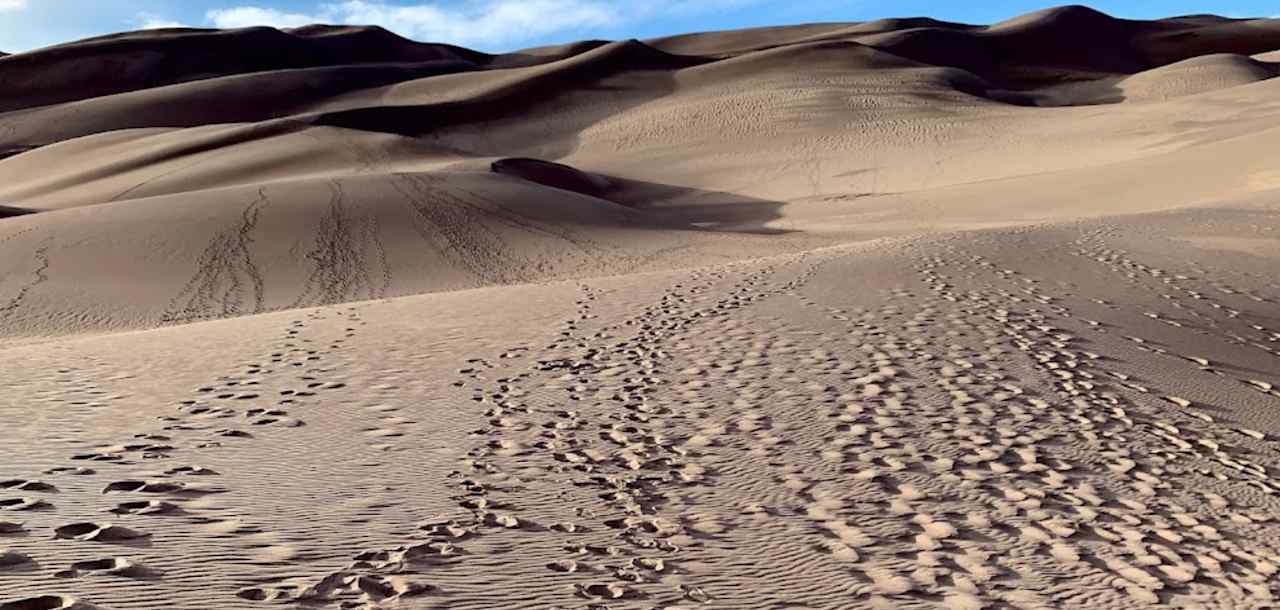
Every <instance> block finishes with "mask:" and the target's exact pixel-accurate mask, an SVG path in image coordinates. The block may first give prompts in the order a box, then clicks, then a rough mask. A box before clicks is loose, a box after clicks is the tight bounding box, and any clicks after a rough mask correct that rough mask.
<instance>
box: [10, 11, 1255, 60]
mask: <svg viewBox="0 0 1280 610" xmlns="http://www.w3.org/2000/svg"><path fill="white" fill-rule="evenodd" d="M1061 3H1062V2H1044V1H1035V0H980V1H978V2H970V1H967V0H800V1H791V0H788V1H771V0H0V50H3V51H7V52H11V53H12V52H17V51H25V50H30V49H34V48H38V47H42V46H47V45H50V44H56V43H59V42H66V41H70V40H76V39H79V38H84V37H87V36H94V35H98V34H105V33H109V32H117V31H123V30H134V29H141V28H145V27H163V26H169V25H185V26H191V27H240V26H246V25H273V26H277V27H290V26H296V25H300V24H304V23H310V22H317V21H321V22H328V23H374V24H377V25H381V26H384V27H386V28H388V29H390V30H393V31H396V32H398V33H400V34H402V35H404V36H408V37H410V38H414V39H417V40H424V41H433V42H450V43H454V44H461V45H465V46H469V47H472V48H476V49H480V50H485V51H502V50H511V49H516V48H521V47H530V46H537V45H541V44H549V43H554V42H563V41H568V40H578V39H583V38H606V39H618V38H646V37H652V36H661V35H665V34H674V33H681V32H690V31H702V30H716V29H728V28H736V27H749V26H755V25H777V24H786V23H803V22H811V21H862V20H868V19H877V18H881V17H906V16H918V15H927V16H930V17H936V18H941V19H948V20H955V21H963V22H968V23H991V22H995V21H999V20H1001V19H1005V18H1008V17H1011V16H1014V15H1018V14H1021V13H1025V12H1029V11H1033V10H1037V9H1040V8H1045V7H1049V6H1053V5H1055V4H1061ZM1090 6H1093V7H1094V8H1097V9H1099V10H1102V11H1105V12H1108V13H1111V14H1113V15H1116V16H1120V17H1160V16H1168V15H1179V14H1188V13H1206V12H1213V13H1218V14H1224V15H1230V16H1272V15H1277V14H1280V0H1228V1H1227V2H1223V1H1222V0H1198V1H1192V0H1098V1H1096V2H1092V3H1090Z"/></svg>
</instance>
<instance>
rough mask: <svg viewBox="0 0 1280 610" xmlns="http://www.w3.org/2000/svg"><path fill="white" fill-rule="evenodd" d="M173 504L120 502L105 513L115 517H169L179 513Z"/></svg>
mask: <svg viewBox="0 0 1280 610" xmlns="http://www.w3.org/2000/svg"><path fill="white" fill-rule="evenodd" d="M181 511H182V509H180V508H178V506H177V505H175V504H170V503H169V502H162V501H160V500H139V501H137V502H121V503H119V504H117V505H116V507H115V508H112V509H108V511H107V512H110V513H115V514H117V515H170V514H174V513H178V512H181Z"/></svg>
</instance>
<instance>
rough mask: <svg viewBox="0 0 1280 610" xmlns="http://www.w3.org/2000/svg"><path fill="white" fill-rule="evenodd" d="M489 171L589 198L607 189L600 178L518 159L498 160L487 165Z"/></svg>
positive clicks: (564, 167)
mask: <svg viewBox="0 0 1280 610" xmlns="http://www.w3.org/2000/svg"><path fill="white" fill-rule="evenodd" d="M490 169H491V170H492V171H493V172H494V173H495V174H503V175H506V176H514V177H516V178H521V179H523V180H528V181H530V182H536V183H538V184H541V185H543V186H549V187H552V188H558V189H560V190H563V191H572V192H574V193H580V194H583V195H590V196H592V197H599V196H601V195H603V194H604V193H605V192H606V191H608V190H609V187H610V184H609V180H608V179H607V178H605V177H603V176H599V175H595V174H589V173H587V172H584V171H582V170H580V169H577V168H574V167H570V166H568V165H563V164H560V163H553V162H551V161H543V160H541V159H527V158H520V157H514V158H509V159H499V160H497V161H494V162H493V163H492V165H490Z"/></svg>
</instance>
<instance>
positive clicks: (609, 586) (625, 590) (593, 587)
mask: <svg viewBox="0 0 1280 610" xmlns="http://www.w3.org/2000/svg"><path fill="white" fill-rule="evenodd" d="M577 589H578V594H579V595H581V596H583V597H586V598H591V599H622V598H624V597H625V598H631V597H639V594H640V592H639V591H636V590H635V589H632V588H630V587H626V586H624V585H620V584H618V583H616V582H611V583H593V584H589V585H583V584H579V585H577Z"/></svg>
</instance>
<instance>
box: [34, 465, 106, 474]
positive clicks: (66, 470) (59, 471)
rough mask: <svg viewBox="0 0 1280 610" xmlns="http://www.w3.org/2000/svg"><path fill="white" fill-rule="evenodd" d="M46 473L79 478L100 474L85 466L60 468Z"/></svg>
mask: <svg viewBox="0 0 1280 610" xmlns="http://www.w3.org/2000/svg"><path fill="white" fill-rule="evenodd" d="M44 473H45V474H73V475H77V476H88V475H92V474H98V471H96V470H94V469H92V468H85V467H83V466H59V467H57V468H50V469H48V470H46V471H44Z"/></svg>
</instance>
